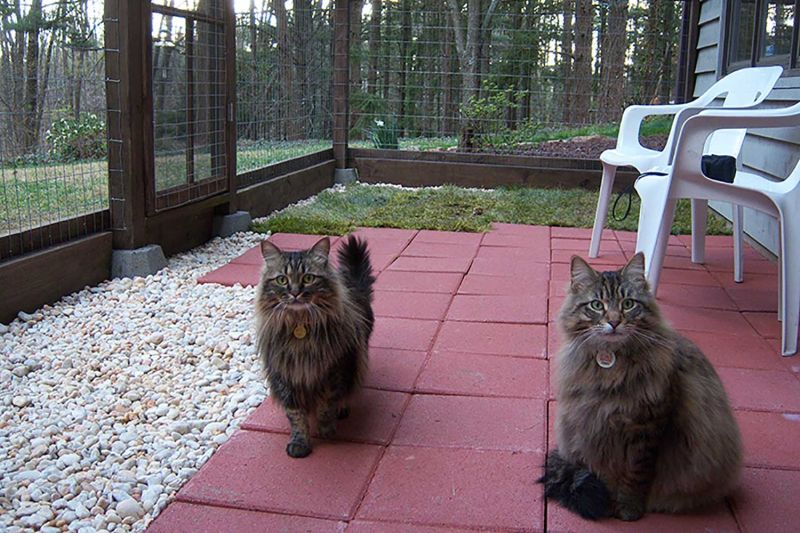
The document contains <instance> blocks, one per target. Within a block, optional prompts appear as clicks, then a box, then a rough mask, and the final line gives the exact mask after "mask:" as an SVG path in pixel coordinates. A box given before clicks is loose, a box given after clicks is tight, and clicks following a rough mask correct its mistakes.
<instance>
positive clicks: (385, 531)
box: [347, 520, 475, 533]
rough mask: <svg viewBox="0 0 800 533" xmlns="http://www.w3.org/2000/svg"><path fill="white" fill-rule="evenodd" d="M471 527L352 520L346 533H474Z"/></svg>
mask: <svg viewBox="0 0 800 533" xmlns="http://www.w3.org/2000/svg"><path fill="white" fill-rule="evenodd" d="M474 531H475V530H473V529H461V528H449V527H442V526H416V525H413V524H405V523H404V524H399V523H396V522H371V521H368V520H353V521H352V522H350V524H349V525H348V526H347V533H440V532H441V533H474Z"/></svg>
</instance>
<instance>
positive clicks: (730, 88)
mask: <svg viewBox="0 0 800 533" xmlns="http://www.w3.org/2000/svg"><path fill="white" fill-rule="evenodd" d="M782 73H783V67H780V66H772V67H750V68H743V69H740V70H737V71H735V72H732V73H730V74H728V75H727V76H725V77H724V78H722V79H720V80H719V81H717V82H716V83H715V84H714V85H712V86H711V87H709V89H708V90H707V91H706V92H704V93H703V94H702V95H701V96H700V97H699V98H698V99H697V100H695V101H694V102H692V105H694V104H695V103H698V105H701V106H709V105H711V104H712V103H713V102H714V101H716V100H718V99H720V98H722V107H752V106H755V105H758V104H760V103H761V102H763V101H764V99H765V98H766V97H767V95H769V93H770V91H772V88H773V87H774V86H775V83H777V81H778V78H780V77H781V74H782ZM746 134H747V130H746V129H736V130H721V131H718V132H716V133H714V134H713V135H710V136H709V138H708V141H706V147H705V150H704V153H707V154H717V155H731V156H733V157H737V156H738V155H739V151H740V150H741V148H742V143H743V142H744V137H745V135H746Z"/></svg>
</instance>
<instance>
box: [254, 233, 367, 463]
mask: <svg viewBox="0 0 800 533" xmlns="http://www.w3.org/2000/svg"><path fill="white" fill-rule="evenodd" d="M261 252H262V254H263V256H264V269H263V271H262V274H261V281H260V283H259V285H258V291H257V294H256V327H257V336H258V350H259V353H260V354H261V359H262V362H263V365H264V369H265V371H266V375H267V381H268V383H269V386H270V394H271V395H272V397H273V399H274V400H275V401H276V402H277V403H278V404H279V405H280V406H281V407H282V408H283V409H284V410H285V412H286V416H287V417H288V418H289V423H290V424H291V428H292V433H291V436H290V438H289V444H288V445H287V446H286V453H287V454H289V456H291V457H305V456H307V455H308V454H310V453H311V439H310V435H309V419H310V418H316V421H317V431H318V434H319V436H320V437H322V438H330V437H332V436H333V435H334V434H335V432H336V420H337V418H344V417H346V416H347V414H348V407H347V404H346V402H347V399H348V396H349V395H350V394H351V393H352V392H353V391H354V390H355V389H356V387H358V385H359V384H360V383H361V381H362V379H363V378H364V375H365V373H366V370H367V346H368V343H369V337H370V335H371V334H372V327H373V324H374V321H375V319H374V316H373V313H372V284H373V283H374V282H375V278H374V277H373V275H372V267H371V265H370V260H369V252H368V251H367V247H366V244H365V243H363V242H361V241H359V240H358V239H356V238H355V237H353V236H350V238H349V239H348V240H347V242H345V244H344V246H342V247H341V248H340V249H339V268H338V269H334V268H333V267H332V266H331V265H330V264H329V261H328V254H329V252H330V241H329V240H328V238H327V237H326V238H323V239H321V240H320V241H319V242H317V243H316V244H315V245H314V246H313V247H312V248H311V249H309V250H306V251H302V252H282V251H281V250H280V249H278V247H277V246H275V245H274V244H272V243H271V242H269V241H263V242H262V243H261Z"/></svg>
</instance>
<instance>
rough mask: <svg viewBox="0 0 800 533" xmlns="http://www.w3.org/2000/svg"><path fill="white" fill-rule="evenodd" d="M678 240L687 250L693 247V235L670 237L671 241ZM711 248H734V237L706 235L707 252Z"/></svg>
mask: <svg viewBox="0 0 800 533" xmlns="http://www.w3.org/2000/svg"><path fill="white" fill-rule="evenodd" d="M672 238H676V239H677V240H679V241H680V242H681V243H683V244H684V246H686V247H687V248H691V247H692V236H691V235H670V239H672ZM709 248H733V237H731V236H730V235H706V250H708V249H709Z"/></svg>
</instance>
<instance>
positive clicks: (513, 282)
mask: <svg viewBox="0 0 800 533" xmlns="http://www.w3.org/2000/svg"><path fill="white" fill-rule="evenodd" d="M548 285H549V282H548V280H547V278H546V277H544V278H533V277H530V276H490V275H485V274H471V273H470V274H467V275H466V276H464V279H463V281H462V282H461V285H460V286H459V287H458V294H495V295H518V296H519V295H523V294H526V295H528V296H530V297H533V296H539V295H541V294H542V293H543V292H546V291H547V287H548Z"/></svg>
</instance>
